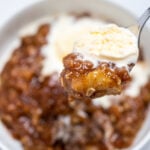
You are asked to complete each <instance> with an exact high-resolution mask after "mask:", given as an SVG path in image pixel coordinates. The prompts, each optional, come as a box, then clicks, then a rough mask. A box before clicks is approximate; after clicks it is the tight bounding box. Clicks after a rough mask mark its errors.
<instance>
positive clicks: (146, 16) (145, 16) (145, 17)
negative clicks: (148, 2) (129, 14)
mask: <svg viewBox="0 0 150 150" xmlns="http://www.w3.org/2000/svg"><path fill="white" fill-rule="evenodd" d="M149 18H150V7H149V8H148V9H146V11H145V12H144V13H143V15H142V16H141V17H140V18H139V20H138V26H139V36H140V35H141V31H142V29H143V27H144V25H145V23H146V22H147V20H148V19H149Z"/></svg>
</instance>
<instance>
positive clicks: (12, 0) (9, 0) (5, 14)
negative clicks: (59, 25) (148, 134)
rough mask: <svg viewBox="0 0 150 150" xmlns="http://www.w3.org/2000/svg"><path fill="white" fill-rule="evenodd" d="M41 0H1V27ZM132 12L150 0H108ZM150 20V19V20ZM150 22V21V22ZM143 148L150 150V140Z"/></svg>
mask: <svg viewBox="0 0 150 150" xmlns="http://www.w3.org/2000/svg"><path fill="white" fill-rule="evenodd" d="M36 1H39V0H0V28H1V27H2V26H3V25H4V23H5V22H6V21H7V20H9V19H10V18H11V17H12V16H13V15H14V14H15V13H17V12H18V11H20V10H22V9H23V8H24V7H28V6H29V5H31V4H32V3H35V2H36ZM108 1H111V2H113V3H116V4H118V5H121V6H123V7H124V8H125V9H127V10H129V11H130V12H132V13H133V14H134V15H136V16H137V17H139V16H140V14H142V12H144V10H145V9H146V8H148V7H150V0H108ZM149 22H150V21H149ZM148 24H150V23H148ZM142 150H150V142H149V143H148V144H147V145H146V146H145V148H143V149H142Z"/></svg>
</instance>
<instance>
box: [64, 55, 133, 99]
mask: <svg viewBox="0 0 150 150" xmlns="http://www.w3.org/2000/svg"><path fill="white" fill-rule="evenodd" d="M79 57H81V58H80V59H79ZM83 57H84V56H83ZM63 63H64V68H65V69H64V70H63V71H62V73H61V84H62V86H63V87H64V88H65V90H66V91H67V92H68V93H69V94H70V95H71V96H73V97H76V98H79V99H83V98H84V97H87V98H88V97H89V98H96V97H100V96H104V95H110V94H111V95H116V94H120V93H121V91H122V89H123V86H124V85H125V84H126V83H127V82H129V80H130V75H129V73H128V71H127V70H126V68H125V67H122V68H118V67H117V66H116V65H115V64H113V63H111V62H110V63H107V62H99V64H98V65H97V67H94V65H93V63H92V62H91V61H89V60H83V59H82V55H80V53H79V54H78V53H71V54H69V55H67V56H66V57H65V58H64V60H63Z"/></svg>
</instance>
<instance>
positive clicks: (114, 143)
mask: <svg viewBox="0 0 150 150" xmlns="http://www.w3.org/2000/svg"><path fill="white" fill-rule="evenodd" d="M78 19H82V18H78ZM51 26H52V25H51V24H49V23H48V24H43V25H42V26H40V27H39V29H38V30H37V32H35V33H34V34H32V35H27V36H25V37H23V38H22V39H21V44H20V46H19V47H18V48H16V49H15V50H14V52H13V54H12V56H11V57H10V59H9V60H8V62H7V63H6V64H5V66H4V68H3V70H2V72H1V74H0V78H1V85H0V117H1V119H2V121H3V123H4V124H5V125H6V127H7V128H8V129H9V131H10V133H12V135H13V136H14V138H16V139H18V140H19V141H20V142H21V143H22V144H23V148H24V149H25V150H70V149H72V150H99V149H101V150H112V149H113V150H114V149H118V148H126V147H129V146H130V145H131V144H132V142H133V140H134V138H135V136H136V134H137V132H138V131H139V129H140V127H141V125H142V123H143V120H144V118H145V115H146V110H147V107H148V105H149V102H150V94H149V93H150V80H149V78H148V76H149V73H148V70H149V67H146V64H145V62H144V60H142V61H140V62H139V63H140V64H141V63H142V64H143V65H144V66H145V67H143V65H139V66H138V68H136V67H135V68H134V69H135V70H134V72H133V74H134V73H136V74H137V73H139V72H142V73H143V74H142V78H143V80H142V81H141V82H139V84H138V93H136V95H134V96H131V95H129V94H128V93H126V94H124V95H121V96H120V97H118V96H117V97H116V96H113V98H111V99H113V100H111V101H113V103H112V104H110V105H109V107H104V105H103V104H100V105H97V104H95V103H94V104H93V102H94V101H92V100H91V99H84V101H82V100H78V99H76V100H74V101H72V102H71V103H70V102H69V98H68V94H67V93H66V92H65V91H64V89H63V88H62V87H61V85H60V82H59V75H58V73H54V72H53V73H51V74H49V75H48V76H43V73H42V69H43V61H44V59H47V58H45V57H44V56H43V55H42V51H43V48H44V47H45V46H46V45H47V44H49V45H50V43H47V42H48V41H47V36H50V35H51V34H52V32H50V31H51ZM50 52H51V51H49V53H50ZM49 64H50V65H54V63H53V60H52V61H51V59H49ZM139 68H140V69H139ZM136 78H141V76H140V75H139V76H136ZM134 79H135V76H134V75H133V76H132V80H131V82H130V83H129V85H126V87H125V90H126V89H130V86H131V85H132V83H134ZM101 102H102V100H101ZM105 102H106V101H105ZM133 127H134V128H133Z"/></svg>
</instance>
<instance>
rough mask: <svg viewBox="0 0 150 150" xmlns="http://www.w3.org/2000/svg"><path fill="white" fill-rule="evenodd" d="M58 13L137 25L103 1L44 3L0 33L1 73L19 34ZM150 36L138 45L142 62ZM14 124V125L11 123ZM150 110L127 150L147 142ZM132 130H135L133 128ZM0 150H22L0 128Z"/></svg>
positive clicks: (52, 0) (23, 13) (53, 0)
mask: <svg viewBox="0 0 150 150" xmlns="http://www.w3.org/2000/svg"><path fill="white" fill-rule="evenodd" d="M61 12H77V13H79V12H90V13H92V14H94V15H96V16H97V17H98V16H99V17H100V18H103V17H104V18H105V19H106V20H111V21H113V22H115V23H117V24H119V25H122V26H128V25H131V24H134V23H136V18H135V17H134V16H132V14H130V13H129V12H127V11H126V10H124V9H123V8H121V7H120V6H116V5H114V4H113V3H110V2H106V1H104V0H45V1H40V2H37V3H36V4H34V5H32V6H30V7H28V8H27V9H25V10H22V11H21V12H19V13H18V14H16V15H15V16H14V17H13V18H12V19H11V20H9V22H7V23H6V24H5V25H4V26H3V27H2V28H1V29H0V60H1V62H0V70H1V69H2V67H3V64H4V63H5V61H6V60H7V58H6V57H8V56H9V55H10V54H11V50H13V48H14V47H15V46H16V42H18V41H17V39H19V38H18V35H19V31H20V30H21V29H22V28H23V27H25V26H26V25H28V24H30V23H32V22H34V21H36V20H38V19H41V18H43V17H45V16H49V15H51V14H53V13H61ZM149 39H150V34H149V31H148V29H144V31H143V33H142V39H141V43H142V45H143V48H144V54H145V58H146V60H147V61H148V58H149V57H150V50H149V47H150V44H149ZM14 123H15V122H14ZM149 127H150V110H148V114H147V117H146V120H145V122H144V124H143V126H142V128H141V130H140V131H139V133H138V135H137V137H136V139H135V140H134V143H133V144H132V146H131V147H130V148H128V150H139V149H140V148H142V147H143V146H144V145H145V144H146V142H147V141H148V140H149V139H150V131H149ZM133 128H134V127H133ZM0 149H2V150H22V147H21V144H19V142H17V141H15V140H14V139H13V138H12V137H11V136H10V134H9V133H8V131H7V130H6V129H5V127H4V126H3V125H2V124H0Z"/></svg>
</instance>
